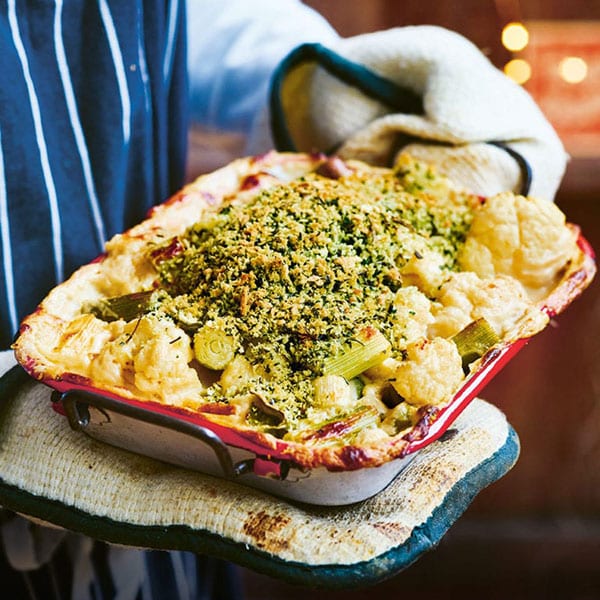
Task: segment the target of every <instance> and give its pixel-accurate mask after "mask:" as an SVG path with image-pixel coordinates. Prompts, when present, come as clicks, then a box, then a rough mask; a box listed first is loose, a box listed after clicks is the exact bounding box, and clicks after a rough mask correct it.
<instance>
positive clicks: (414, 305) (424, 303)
mask: <svg viewBox="0 0 600 600" xmlns="http://www.w3.org/2000/svg"><path fill="white" fill-rule="evenodd" d="M393 307H394V311H395V312H394V317H393V329H392V337H393V346H394V347H396V348H404V347H406V345H407V344H410V343H411V342H414V341H415V340H417V339H419V338H422V337H425V336H426V334H427V327H428V326H429V325H430V324H431V323H432V322H433V315H432V314H431V307H432V303H431V300H429V298H427V296H425V294H423V293H422V292H420V291H419V290H418V289H417V288H416V287H415V286H412V285H411V286H407V287H402V288H400V289H399V290H398V291H397V292H396V295H395V297H394V302H393Z"/></svg>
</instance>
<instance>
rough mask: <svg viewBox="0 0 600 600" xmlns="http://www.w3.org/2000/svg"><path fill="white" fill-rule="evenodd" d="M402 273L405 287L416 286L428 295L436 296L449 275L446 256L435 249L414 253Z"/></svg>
mask: <svg viewBox="0 0 600 600" xmlns="http://www.w3.org/2000/svg"><path fill="white" fill-rule="evenodd" d="M400 273H401V277H402V285H403V286H404V287H407V286H416V287H417V288H418V289H419V290H421V291H422V292H424V293H425V294H427V295H428V296H434V295H435V293H436V292H437V290H438V288H439V287H440V285H442V283H443V282H444V281H445V279H446V278H447V276H448V270H447V268H446V264H445V262H444V257H443V256H442V255H441V254H439V253H438V252H434V251H433V250H424V251H422V252H417V253H415V254H413V256H411V258H410V259H409V260H408V262H407V263H406V264H405V265H404V266H403V267H402V269H401V270H400Z"/></svg>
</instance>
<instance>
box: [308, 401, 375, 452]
mask: <svg viewBox="0 0 600 600" xmlns="http://www.w3.org/2000/svg"><path fill="white" fill-rule="evenodd" d="M379 421H380V417H379V413H378V412H377V410H376V409H375V408H373V407H372V406H359V407H358V408H357V409H356V410H354V411H353V412H352V413H351V414H349V415H345V416H344V417H341V418H340V417H337V418H335V419H331V420H328V421H325V422H323V423H319V424H316V425H315V427H314V431H312V432H311V433H308V434H305V435H303V436H301V438H302V440H303V441H305V442H308V441H315V442H317V441H318V442H319V443H320V444H321V443H324V442H331V443H347V442H349V441H350V440H351V438H352V437H353V436H354V435H356V434H357V433H359V432H360V431H362V430H363V429H366V428H368V427H370V426H373V425H377V424H378V423H379Z"/></svg>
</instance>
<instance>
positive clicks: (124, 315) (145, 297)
mask: <svg viewBox="0 0 600 600" xmlns="http://www.w3.org/2000/svg"><path fill="white" fill-rule="evenodd" d="M152 294H154V291H152V290H149V291H146V292H135V293H133V294H124V295H123V296H114V297H112V298H103V299H102V300H100V301H98V302H96V303H95V304H94V305H93V306H91V307H90V308H89V312H91V313H92V314H94V315H95V316H97V317H98V318H99V319H102V320H103V321H116V320H118V319H123V320H124V321H133V320H134V319H137V318H138V317H139V316H141V315H143V314H144V313H145V312H148V311H149V310H151V308H152V303H153V299H152Z"/></svg>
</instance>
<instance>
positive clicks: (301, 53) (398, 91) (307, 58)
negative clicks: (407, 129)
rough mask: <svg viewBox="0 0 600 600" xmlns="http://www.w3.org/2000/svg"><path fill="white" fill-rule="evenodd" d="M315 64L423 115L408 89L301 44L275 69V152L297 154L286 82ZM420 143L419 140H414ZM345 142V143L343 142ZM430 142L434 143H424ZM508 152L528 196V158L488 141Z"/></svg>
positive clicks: (417, 99)
mask: <svg viewBox="0 0 600 600" xmlns="http://www.w3.org/2000/svg"><path fill="white" fill-rule="evenodd" d="M306 62H315V63H317V64H318V65H319V66H320V67H322V68H323V69H325V70H326V71H327V72H328V73H330V74H331V75H333V76H334V77H337V78H338V79H340V81H343V82H344V83H346V84H348V85H350V86H353V87H355V88H357V89H358V90H360V91H361V92H362V93H364V94H365V95H366V96H368V97H369V98H373V99H374V100H377V101H379V102H381V103H382V104H386V105H387V106H389V108H390V110H391V111H392V112H397V113H405V114H419V115H422V114H424V112H425V111H424V108H423V101H422V98H421V97H420V96H419V95H417V94H415V93H414V92H413V91H412V90H409V89H408V88H404V87H401V86H399V85H397V84H396V83H394V82H393V81H390V80H389V79H386V78H385V77H382V76H381V75H379V74H377V73H375V72H374V71H371V70H370V69H369V68H367V67H365V66H364V65H362V64H360V63H356V62H353V61H351V60H348V59H347V58H344V57H343V56H341V55H340V54H337V53H336V52H334V51H333V50H330V49H329V48H326V47H325V46H323V45H322V44H317V43H314V44H302V45H301V46H298V47H297V48H295V49H294V50H292V51H291V52H290V53H289V54H288V55H287V56H286V57H285V58H284V59H283V60H282V61H281V63H279V65H278V67H277V68H276V69H275V71H274V73H273V76H272V78H271V88H270V92H269V109H270V119H271V121H270V125H271V133H272V135H273V141H274V144H275V148H276V150H278V151H280V152H297V151H298V148H297V146H296V144H295V142H294V140H293V138H292V136H291V134H290V131H289V128H288V125H287V117H286V114H285V110H284V108H283V101H282V97H281V91H282V87H283V82H284V81H285V78H286V77H287V75H288V74H289V72H290V71H291V70H293V69H294V68H295V67H297V66H298V65H300V64H302V63H306ZM411 139H414V140H417V139H418V138H411ZM341 141H343V140H341ZM423 141H425V142H429V143H431V140H423ZM486 143H487V144H490V145H491V146H496V147H497V148H500V149H501V150H504V151H505V152H507V153H508V154H509V155H510V156H511V157H512V158H513V159H514V160H515V161H516V162H517V164H518V165H519V169H520V170H521V188H520V191H519V193H520V194H522V195H523V196H526V195H527V194H528V193H529V190H530V189H531V182H532V179H533V172H532V169H531V165H530V164H529V162H528V161H527V159H526V158H525V157H524V156H523V155H522V154H521V153H519V152H517V151H516V150H514V149H513V148H511V147H510V146H509V145H508V144H507V143H506V142H502V141H496V140H490V141H488V142H486ZM315 150H319V151H322V152H325V153H326V154H332V153H333V152H335V150H336V148H329V149H326V148H317V149H315Z"/></svg>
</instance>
